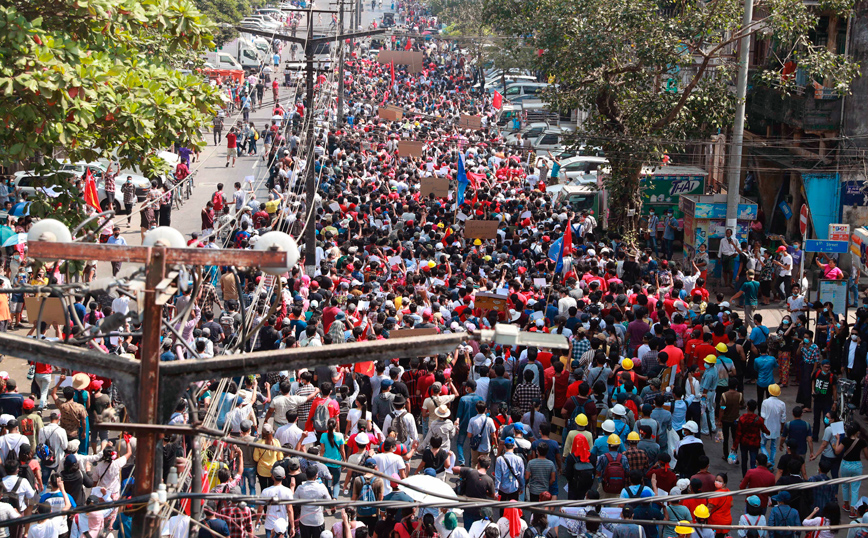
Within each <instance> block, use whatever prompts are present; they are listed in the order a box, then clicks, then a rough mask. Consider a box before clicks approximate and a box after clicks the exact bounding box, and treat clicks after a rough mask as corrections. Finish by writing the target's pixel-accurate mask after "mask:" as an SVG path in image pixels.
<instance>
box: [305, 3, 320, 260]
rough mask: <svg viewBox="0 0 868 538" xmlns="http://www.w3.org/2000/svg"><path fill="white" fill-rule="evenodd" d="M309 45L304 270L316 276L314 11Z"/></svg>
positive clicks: (311, 18)
mask: <svg viewBox="0 0 868 538" xmlns="http://www.w3.org/2000/svg"><path fill="white" fill-rule="evenodd" d="M307 36H308V45H307V48H306V50H305V57H306V60H307V66H306V69H307V103H306V104H305V112H304V115H305V120H306V121H307V142H308V144H307V164H306V166H307V168H306V169H305V174H306V177H305V190H306V191H307V193H306V194H307V196H306V198H305V200H306V204H307V207H306V209H307V214H308V218H307V222H305V232H304V271H305V273H306V274H307V275H308V276H309V277H313V276H314V272H315V270H316V224H315V223H316V215H315V210H314V207H313V206H314V195H315V194H316V192H315V191H316V178H315V177H314V166H313V163H314V160H315V159H316V155H315V154H314V151H313V148H314V140H313V122H314V110H313V108H314V104H313V71H314V67H313V53H314V50H315V49H316V46H317V44H311V43H310V39H311V36H313V13H311V14H310V16H309V17H308V24H307Z"/></svg>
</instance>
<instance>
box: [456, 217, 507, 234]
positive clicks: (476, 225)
mask: <svg viewBox="0 0 868 538" xmlns="http://www.w3.org/2000/svg"><path fill="white" fill-rule="evenodd" d="M498 224H500V222H499V221H496V220H477V219H474V220H468V221H466V222H465V223H464V237H469V238H471V239H494V238H495V237H497V225H498Z"/></svg>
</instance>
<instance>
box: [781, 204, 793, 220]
mask: <svg viewBox="0 0 868 538" xmlns="http://www.w3.org/2000/svg"><path fill="white" fill-rule="evenodd" d="M778 207H779V208H780V210H781V212H782V213H783V214H784V216H785V217H787V220H790V219H791V218H793V210H792V209H790V204H788V203H787V201H786V200H781V203H779V204H778Z"/></svg>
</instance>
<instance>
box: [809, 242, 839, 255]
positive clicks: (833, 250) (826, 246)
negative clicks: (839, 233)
mask: <svg viewBox="0 0 868 538" xmlns="http://www.w3.org/2000/svg"><path fill="white" fill-rule="evenodd" d="M849 248H850V242H849V241H829V240H827V239H806V240H805V252H823V253H826V254H844V253H845V252H847V250H848V249H849Z"/></svg>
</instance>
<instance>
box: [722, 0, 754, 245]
mask: <svg viewBox="0 0 868 538" xmlns="http://www.w3.org/2000/svg"><path fill="white" fill-rule="evenodd" d="M752 20H753V0H744V18H743V19H742V23H741V27H742V32H745V35H743V36H742V37H741V39H740V40H739V51H738V80H737V82H736V88H735V99H736V105H735V107H736V108H735V123H734V124H733V126H732V154H731V155H730V160H729V177H728V178H727V186H726V227H727V228H729V229H731V230H732V232H733V235H735V233H736V232H737V231H738V230H737V227H738V198H739V187H740V185H741V155H742V144H743V142H744V114H745V98H746V97H747V64H748V58H749V57H750V33H749V32H747V29H748V27H749V26H750V23H751V21H752Z"/></svg>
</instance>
